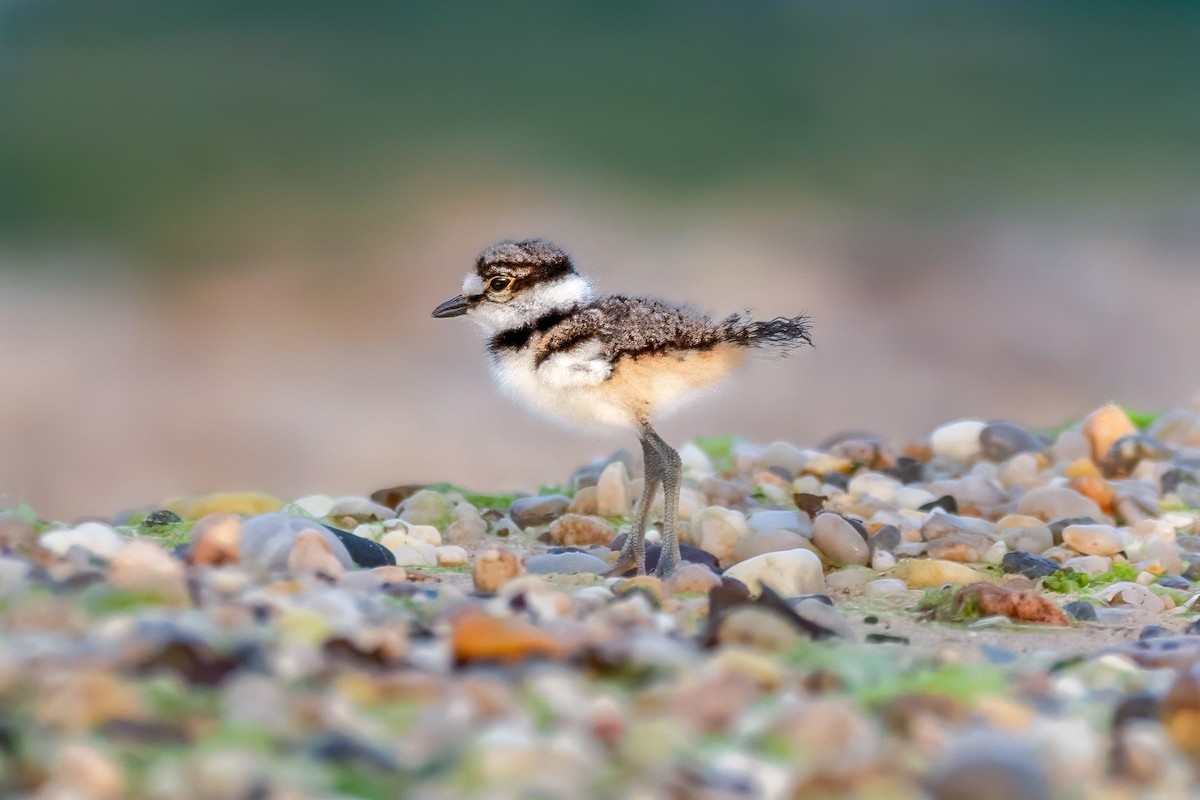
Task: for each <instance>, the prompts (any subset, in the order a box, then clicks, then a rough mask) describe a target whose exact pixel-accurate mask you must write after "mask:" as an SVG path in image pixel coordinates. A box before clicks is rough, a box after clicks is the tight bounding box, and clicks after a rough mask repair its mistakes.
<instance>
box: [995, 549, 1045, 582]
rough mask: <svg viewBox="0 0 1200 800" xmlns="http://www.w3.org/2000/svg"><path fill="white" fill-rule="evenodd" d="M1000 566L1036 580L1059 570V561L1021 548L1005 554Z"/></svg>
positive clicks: (1009, 571)
mask: <svg viewBox="0 0 1200 800" xmlns="http://www.w3.org/2000/svg"><path fill="white" fill-rule="evenodd" d="M1000 566H1001V568H1002V569H1003V570H1004V571H1005V572H1006V573H1009V574H1017V575H1024V576H1025V577H1026V578H1032V579H1034V580H1037V579H1038V578H1045V577H1046V576H1047V575H1053V574H1054V573H1055V572H1058V570H1059V565H1058V562H1056V561H1051V560H1050V559H1048V558H1043V557H1042V556H1039V555H1034V554H1033V553H1027V552H1024V551H1020V550H1017V551H1014V552H1011V553H1008V554H1007V555H1005V556H1004V560H1003V561H1001V562H1000Z"/></svg>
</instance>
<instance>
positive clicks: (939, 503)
mask: <svg viewBox="0 0 1200 800" xmlns="http://www.w3.org/2000/svg"><path fill="white" fill-rule="evenodd" d="M935 508H940V509H942V510H943V511H945V512H947V513H949V514H957V513H958V501H957V500H955V499H954V497H953V496H952V495H948V494H944V495H942V496H941V497H939V498H938V499H937V500H931V501H929V502H928V503H926V504H925V505H923V506H921V507H920V508H919V509H918V510H919V511H933V510H934V509H935Z"/></svg>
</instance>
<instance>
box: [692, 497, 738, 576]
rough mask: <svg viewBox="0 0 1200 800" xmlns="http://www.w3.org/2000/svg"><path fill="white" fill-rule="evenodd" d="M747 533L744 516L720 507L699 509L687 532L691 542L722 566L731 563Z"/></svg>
mask: <svg viewBox="0 0 1200 800" xmlns="http://www.w3.org/2000/svg"><path fill="white" fill-rule="evenodd" d="M748 533H749V527H748V526H747V524H746V516H745V515H744V514H742V513H741V512H740V511H733V510H730V509H728V508H721V507H720V506H709V507H708V508H704V509H701V510H700V511H699V512H698V513H697V514H696V515H695V516H693V517H692V520H691V524H690V531H689V535H690V538H691V542H692V543H693V544H695V545H696V546H697V547H699V548H700V549H701V550H704V551H705V552H707V553H711V554H712V555H713V556H715V557H716V559H717V561H718V562H720V563H721V564H723V565H728V564H731V563H733V560H734V558H733V556H734V552H735V551H736V549H737V546H738V542H739V541H741V539H742V538H743V537H745V536H746V535H747V534H748Z"/></svg>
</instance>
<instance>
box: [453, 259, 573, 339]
mask: <svg viewBox="0 0 1200 800" xmlns="http://www.w3.org/2000/svg"><path fill="white" fill-rule="evenodd" d="M468 280H470V276H468ZM592 296H593V294H592V285H591V284H590V283H588V280H587V278H585V277H583V276H582V275H578V274H574V273H572V274H570V275H567V276H565V277H562V278H559V279H558V280H555V281H551V282H549V283H543V284H539V285H537V286H534V287H532V288H530V289H528V290H527V291H525V292H522V293H521V294H520V295H519V296H517V297H514V298H513V299H512V300H510V301H509V302H507V303H493V302H490V301H487V300H484V301H482V302H480V303H479V304H478V305H476V306H475V307H474V308H472V309H471V310H470V312H468V313H469V315H470V317H471V319H473V320H474V321H475V322H476V323H478V324H479V325H480V326H481V327H482V328H483V329H484V330H486V331H487V332H488V333H497V332H499V331H508V330H515V329H517V328H523V327H525V326H526V325H530V324H532V323H533V322H536V321H537V320H538V319H541V318H542V317H544V316H545V315H547V314H549V313H551V312H553V311H566V310H568V309H570V308H573V307H575V306H577V305H579V304H581V303H586V302H587V301H588V300H590V299H591V298H592Z"/></svg>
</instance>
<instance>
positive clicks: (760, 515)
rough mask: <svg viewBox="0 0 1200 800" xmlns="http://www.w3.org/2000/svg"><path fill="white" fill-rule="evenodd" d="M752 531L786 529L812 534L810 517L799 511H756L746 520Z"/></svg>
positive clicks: (806, 534) (807, 534) (805, 534)
mask: <svg viewBox="0 0 1200 800" xmlns="http://www.w3.org/2000/svg"><path fill="white" fill-rule="evenodd" d="M746 524H747V526H748V527H749V529H750V530H752V531H774V530H779V529H783V530H788V531H795V532H796V533H799V534H803V535H804V536H812V519H811V518H809V516H808V515H807V514H805V513H803V512H801V511H791V510H778V511H756V512H754V513H753V514H751V515H750V518H749V519H748V520H747V521H746Z"/></svg>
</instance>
